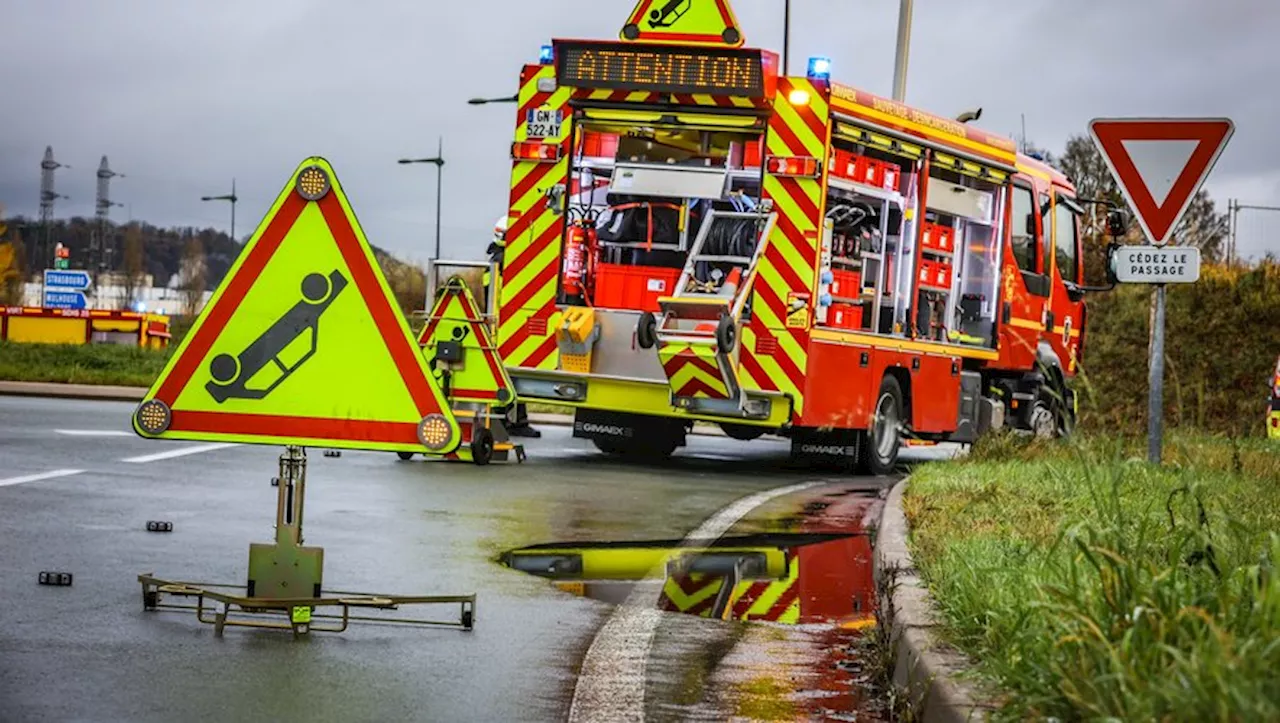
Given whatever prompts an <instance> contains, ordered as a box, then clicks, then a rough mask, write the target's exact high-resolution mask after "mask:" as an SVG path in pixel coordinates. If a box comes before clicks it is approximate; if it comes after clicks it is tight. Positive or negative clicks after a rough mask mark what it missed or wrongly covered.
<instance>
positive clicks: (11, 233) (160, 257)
mask: <svg viewBox="0 0 1280 723" xmlns="http://www.w3.org/2000/svg"><path fill="white" fill-rule="evenodd" d="M4 222H5V223H7V225H8V232H7V233H6V234H4V236H3V237H0V243H3V242H10V243H11V244H12V246H13V247H14V248H16V247H18V246H22V253H21V254H20V255H19V256H20V258H22V259H24V262H23V263H21V264H20V265H21V266H22V267H23V268H21V269H17V270H18V271H20V272H21V273H23V274H25V275H26V277H27V278H33V277H34V276H36V275H37V274H38V273H39V272H40V271H41V269H43V268H45V266H46V264H49V263H51V262H52V257H53V250H52V248H53V246H54V245H55V244H57V243H59V242H61V243H62V245H63V246H65V247H67V248H68V249H69V250H70V253H71V256H70V259H69V262H70V263H69V266H70V267H71V268H73V269H90V270H95V269H96V270H99V271H122V270H124V264H125V238H126V234H127V233H128V232H129V231H130V230H131V229H132V228H135V227H136V228H137V229H138V231H139V233H140V236H141V244H140V245H141V247H142V259H141V265H140V266H141V269H140V270H141V272H142V273H144V274H150V275H151V277H152V279H153V283H154V284H155V285H156V286H169V285H170V283H171V282H173V283H175V284H176V283H177V281H178V279H175V277H176V276H178V275H179V271H180V269H181V268H182V255H183V251H184V249H186V247H187V242H188V241H189V240H191V239H193V238H194V239H197V240H199V242H200V246H201V248H202V249H203V251H204V256H205V274H204V281H205V288H206V289H210V290H211V289H214V288H216V287H217V285H218V284H219V283H221V282H222V279H223V277H225V276H226V275H227V271H228V270H230V268H231V264H232V263H234V262H235V259H236V257H237V256H239V255H240V251H241V249H242V248H243V246H242V245H241V244H240V243H237V242H236V241H234V240H233V239H232V238H231V237H230V236H228V235H227V234H225V233H223V232H221V231H218V230H216V229H212V228H203V229H200V228H195V227H190V226H189V227H177V228H160V227H157V226H153V225H151V224H149V223H147V222H145V221H134V222H132V223H129V224H112V225H111V228H110V231H109V232H108V234H107V243H106V244H105V248H106V250H107V253H106V254H102V253H101V252H100V251H97V250H94V249H92V248H91V241H92V239H93V238H94V233H95V232H96V229H97V224H96V223H95V221H94V219H92V218H84V217H80V216H76V217H73V218H70V219H58V220H56V221H54V222H53V223H51V224H50V225H49V236H48V239H49V240H48V245H49V249H48V250H47V251H46V252H45V254H46V255H45V256H44V258H45V259H46V261H45V263H40V262H39V261H38V259H39V258H40V257H41V251H40V249H41V243H42V242H43V240H44V235H43V231H42V229H41V228H40V223H39V221H38V220H35V219H30V218H24V217H22V216H15V217H12V218H9V219H5V221H4ZM373 251H374V255H375V256H376V257H377V259H378V262H379V264H380V265H381V266H382V269H383V272H384V273H385V275H386V276H387V280H388V282H389V283H390V285H391V286H392V288H393V289H394V291H395V292H396V297H397V299H398V300H399V301H400V304H401V307H402V308H403V309H404V310H405V312H406V313H409V312H411V311H413V310H415V309H419V308H421V306H422V298H423V295H424V294H425V277H424V275H423V271H422V270H421V269H420V268H418V267H416V266H413V265H410V264H406V263H404V262H402V261H400V260H399V259H397V258H396V257H395V256H393V255H391V254H389V253H387V252H386V251H384V250H382V249H380V248H378V247H377V246H374V247H373Z"/></svg>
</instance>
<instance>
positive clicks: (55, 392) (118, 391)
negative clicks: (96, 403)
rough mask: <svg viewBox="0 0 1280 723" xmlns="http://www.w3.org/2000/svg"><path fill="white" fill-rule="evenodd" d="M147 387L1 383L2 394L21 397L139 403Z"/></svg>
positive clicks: (0, 390)
mask: <svg viewBox="0 0 1280 723" xmlns="http://www.w3.org/2000/svg"><path fill="white" fill-rule="evenodd" d="M146 393H147V388H146V387H114V386H106V385H96V384H56V383H51V382H0V394H4V395H11V396H19V397H59V398H63V399H99V400H107V401H119V402H137V401H140V400H141V399H142V397H143V396H145V395H146Z"/></svg>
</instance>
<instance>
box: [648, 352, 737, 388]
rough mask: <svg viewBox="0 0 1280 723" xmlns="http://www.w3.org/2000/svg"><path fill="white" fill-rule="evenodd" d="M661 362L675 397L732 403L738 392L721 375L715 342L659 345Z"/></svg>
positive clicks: (733, 384)
mask: <svg viewBox="0 0 1280 723" xmlns="http://www.w3.org/2000/svg"><path fill="white" fill-rule="evenodd" d="M658 359H659V361H661V362H662V369H663V371H664V372H666V374H667V384H668V385H669V386H670V387H671V394H672V395H673V396H676V397H698V398H703V399H729V398H730V397H731V396H732V395H733V391H734V390H735V389H737V384H736V383H734V382H733V381H732V380H729V379H726V378H725V376H724V373H723V372H722V371H721V368H720V363H719V361H718V360H717V354H716V347H715V342H711V341H706V342H700V341H677V342H660V343H659V344H658Z"/></svg>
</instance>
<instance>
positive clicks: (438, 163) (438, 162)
mask: <svg viewBox="0 0 1280 723" xmlns="http://www.w3.org/2000/svg"><path fill="white" fill-rule="evenodd" d="M474 100H479V99H474ZM399 162H400V163H432V164H435V167H436V255H435V257H434V258H435V260H437V261H439V260H440V214H441V211H442V208H441V206H440V198H441V190H442V189H443V188H444V137H443V136H441V137H440V139H439V141H438V143H437V145H436V155H435V157H433V158H401V159H400V161H399Z"/></svg>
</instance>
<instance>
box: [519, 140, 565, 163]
mask: <svg viewBox="0 0 1280 723" xmlns="http://www.w3.org/2000/svg"><path fill="white" fill-rule="evenodd" d="M511 158H512V159H514V160H517V161H538V162H539V163H542V162H550V163H554V162H556V161H558V160H560V144H559V143H539V142H538V141H524V142H520V143H512V144H511Z"/></svg>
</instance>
